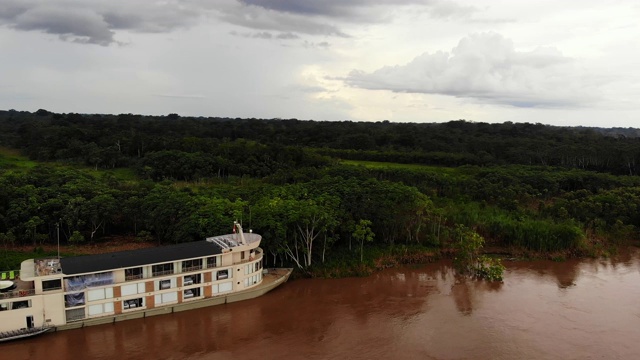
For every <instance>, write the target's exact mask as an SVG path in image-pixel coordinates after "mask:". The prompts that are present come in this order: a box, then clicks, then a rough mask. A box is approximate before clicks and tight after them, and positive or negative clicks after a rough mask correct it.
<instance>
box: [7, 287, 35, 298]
mask: <svg viewBox="0 0 640 360" xmlns="http://www.w3.org/2000/svg"><path fill="white" fill-rule="evenodd" d="M35 294H36V291H35V289H20V290H12V291H8V292H3V293H0V299H12V298H17V297H24V296H32V295H35Z"/></svg>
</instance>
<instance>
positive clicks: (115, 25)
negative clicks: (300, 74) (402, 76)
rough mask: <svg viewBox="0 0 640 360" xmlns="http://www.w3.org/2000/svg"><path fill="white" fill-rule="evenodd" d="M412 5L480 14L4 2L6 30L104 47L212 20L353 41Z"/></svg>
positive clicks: (360, 5)
mask: <svg viewBox="0 0 640 360" xmlns="http://www.w3.org/2000/svg"><path fill="white" fill-rule="evenodd" d="M54 2H55V4H53V3H54ZM407 6H416V7H418V8H420V11H423V12H426V13H428V14H429V15H430V16H432V17H435V18H451V17H468V16H469V15H470V14H472V13H473V12H475V11H476V9H475V8H473V7H469V6H461V5H458V4H457V3H456V2H454V1H452V0H324V1H317V0H259V1H258V0H218V1H215V2H211V1H209V0H165V1H151V0H136V1H130V0H91V1H86V0H55V1H52V0H0V26H6V27H10V28H13V29H16V30H23V31H40V32H44V33H48V34H53V35H58V36H59V37H60V38H61V39H63V40H66V41H75V42H81V43H89V44H98V45H109V44H112V43H115V42H116V40H115V36H116V33H117V32H118V30H126V31H133V32H145V33H162V32H169V31H172V30H174V29H177V28H186V27H190V26H192V25H194V24H196V23H198V22H205V21H212V20H217V21H222V22H226V23H229V24H233V25H236V26H240V27H244V28H248V29H253V30H256V31H257V32H259V33H260V32H261V33H262V34H263V35H264V34H267V33H269V32H274V33H280V34H279V35H274V36H276V37H277V38H278V39H283V40H285V39H296V38H299V37H300V34H306V35H321V36H337V37H349V35H348V34H347V33H345V32H344V31H343V30H342V29H341V27H342V26H343V25H344V24H347V23H379V22H386V21H389V20H390V19H391V17H392V14H393V13H394V10H396V9H398V8H401V7H407ZM272 35H273V34H272ZM262 38H264V39H270V37H268V36H262Z"/></svg>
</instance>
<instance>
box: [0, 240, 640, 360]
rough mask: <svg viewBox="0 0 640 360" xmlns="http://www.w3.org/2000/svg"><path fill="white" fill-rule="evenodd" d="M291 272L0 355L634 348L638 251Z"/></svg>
mask: <svg viewBox="0 0 640 360" xmlns="http://www.w3.org/2000/svg"><path fill="white" fill-rule="evenodd" d="M505 265H507V271H506V273H505V279H504V282H503V283H501V284H486V283H483V282H471V281H460V280H456V278H455V276H454V275H453V272H452V271H451V268H450V266H449V264H448V263H447V262H439V263H435V264H429V265H425V266H418V267H412V268H400V269H389V270H385V271H382V272H379V273H376V274H375V275H372V276H370V277H367V278H348V279H330V280H318V279H313V280H296V281H291V282H289V283H286V284H284V285H283V286H281V287H280V288H278V289H276V290H274V291H273V292H271V293H269V294H267V295H265V296H263V297H261V298H258V299H254V300H249V301H244V302H239V303H234V304H227V305H221V306H215V307H209V308H205V309H198V310H192V311H187V312H182V313H175V314H170V315H164V316H156V317H150V318H147V319H138V320H130V321H125V322H120V323H116V324H109V325H101V326H94V327H88V328H84V329H78V330H69V331H62V332H58V333H51V334H45V335H43V336H41V337H38V338H34V339H29V340H24V341H19V342H13V343H6V344H2V345H0V358H1V359H109V360H115V359H639V358H640V251H638V250H637V249H634V250H631V251H629V252H628V254H627V255H622V256H619V257H616V258H613V259H605V260H579V261H578V260H576V261H567V262H547V261H536V262H506V263H505Z"/></svg>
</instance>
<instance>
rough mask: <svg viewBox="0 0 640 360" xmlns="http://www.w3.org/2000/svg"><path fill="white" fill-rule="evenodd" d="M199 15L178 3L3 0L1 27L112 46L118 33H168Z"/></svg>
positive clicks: (115, 0) (113, 0) (0, 15)
mask: <svg viewBox="0 0 640 360" xmlns="http://www.w3.org/2000/svg"><path fill="white" fill-rule="evenodd" d="M196 17H197V11H195V9H192V8H191V9H190V8H188V7H184V6H181V5H180V4H179V3H177V2H170V1H167V2H162V3H160V2H153V3H138V2H129V1H124V0H110V1H106V0H102V1H91V2H88V1H82V0H61V1H56V2H55V4H52V2H51V1H46V0H2V1H1V2H0V25H4V26H8V27H10V28H14V29H17V30H25V31H42V32H45V33H48V34H54V35H58V36H59V37H60V38H61V39H63V40H67V41H75V42H81V43H90V44H98V45H109V44H111V43H114V42H115V40H114V34H115V30H131V31H137V32H166V31H170V30H173V29H175V28H178V27H184V26H189V25H190V24H192V23H193V22H194V21H195V19H196Z"/></svg>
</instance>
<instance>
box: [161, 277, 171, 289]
mask: <svg viewBox="0 0 640 360" xmlns="http://www.w3.org/2000/svg"><path fill="white" fill-rule="evenodd" d="M169 288H171V280H169V279H167V280H160V290H164V289H169Z"/></svg>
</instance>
